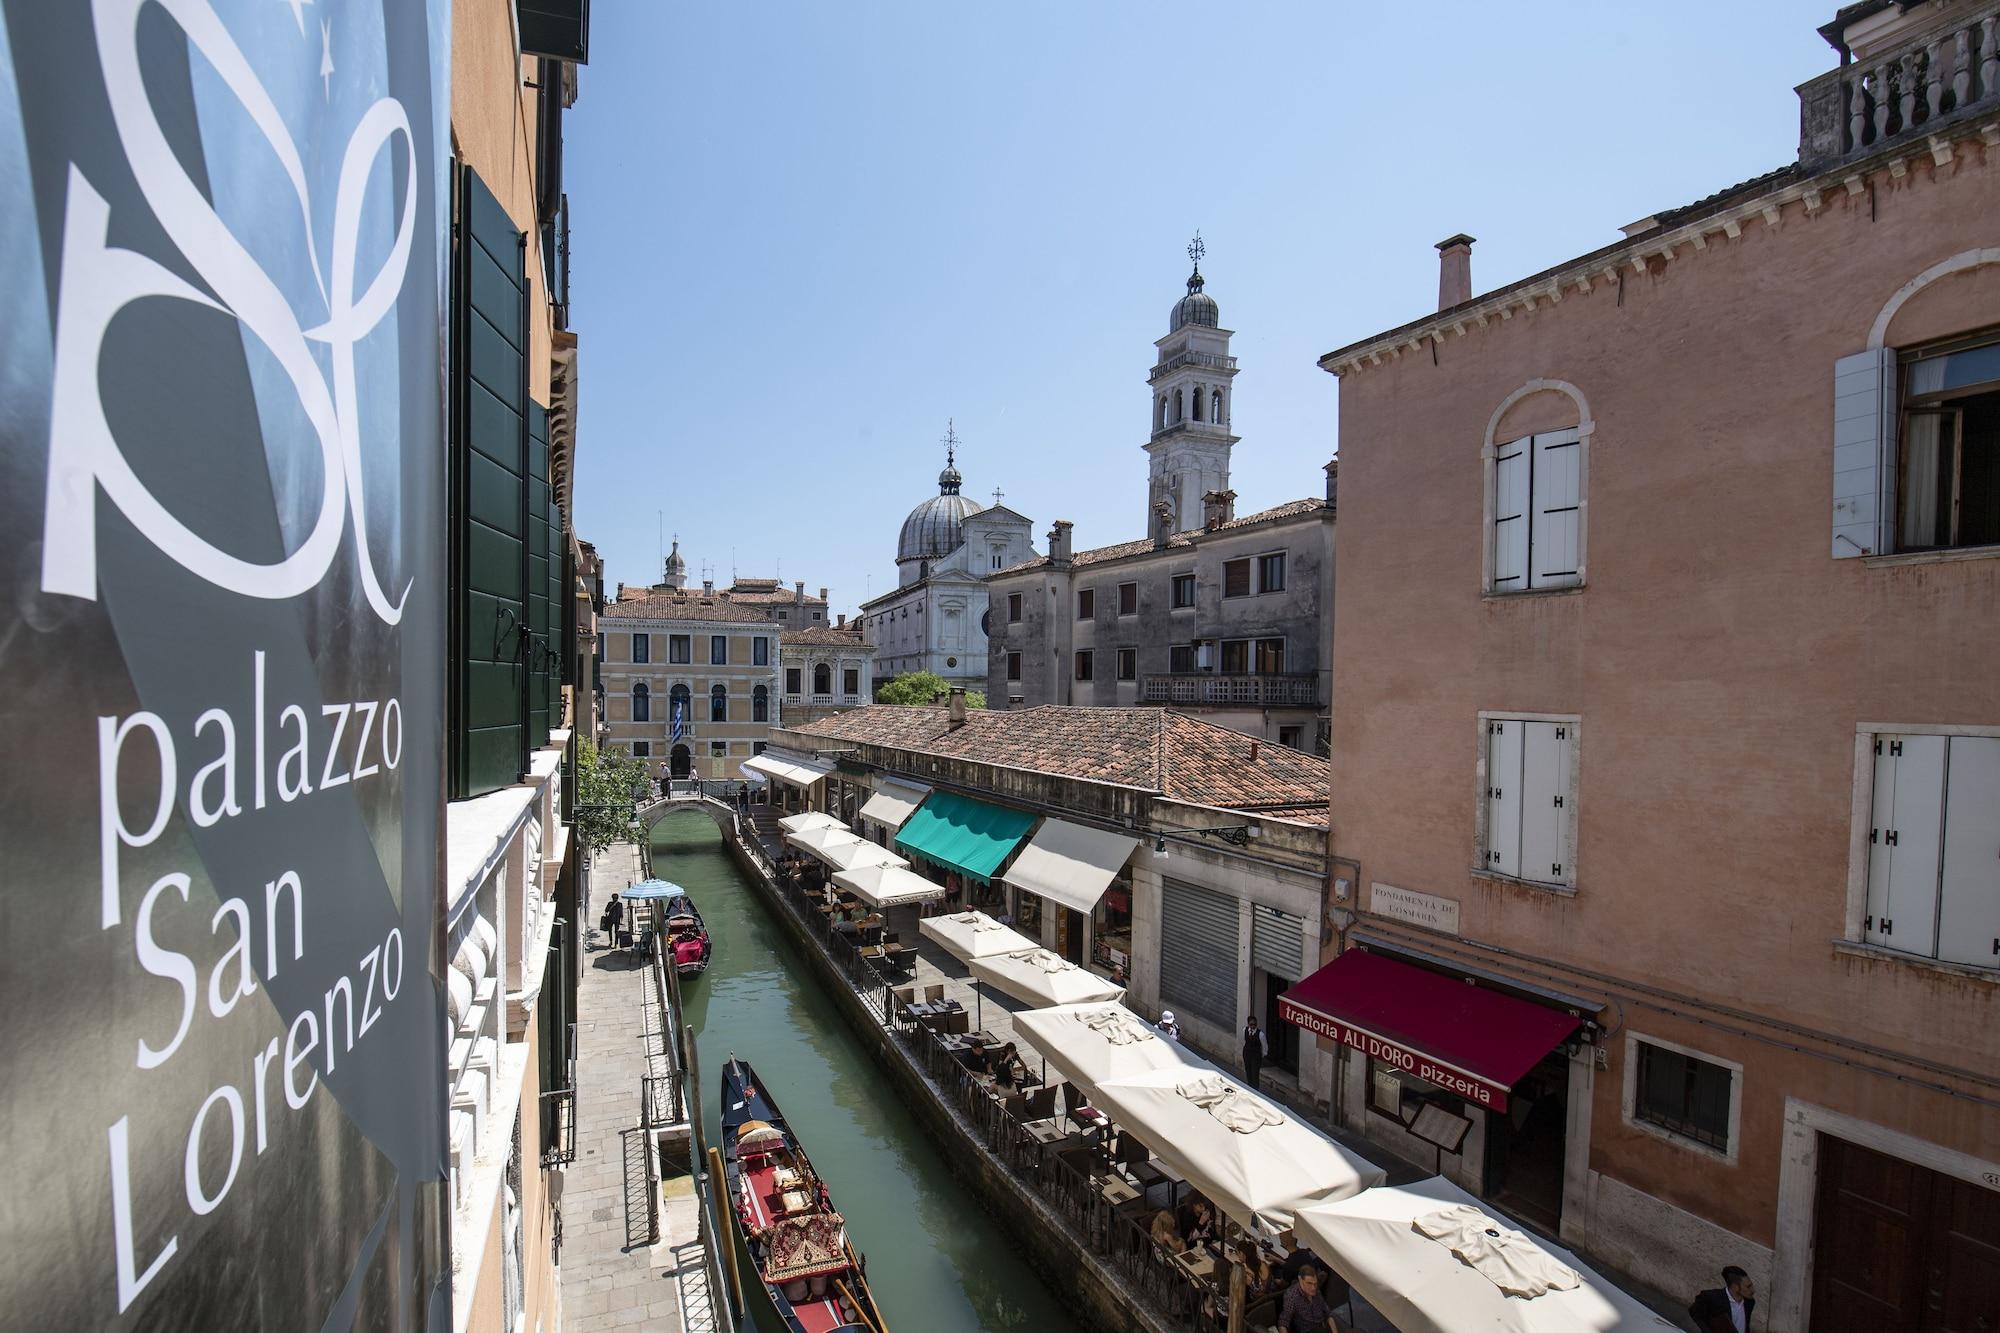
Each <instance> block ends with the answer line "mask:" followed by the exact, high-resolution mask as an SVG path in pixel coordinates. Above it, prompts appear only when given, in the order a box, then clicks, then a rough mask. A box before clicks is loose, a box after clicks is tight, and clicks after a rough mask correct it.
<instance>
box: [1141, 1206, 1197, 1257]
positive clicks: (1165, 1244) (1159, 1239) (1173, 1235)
mask: <svg viewBox="0 0 2000 1333" xmlns="http://www.w3.org/2000/svg"><path fill="white" fill-rule="evenodd" d="M1148 1234H1150V1235H1151V1236H1152V1238H1153V1241H1154V1243H1155V1244H1157V1245H1159V1246H1160V1247H1161V1248H1162V1249H1164V1250H1165V1251H1166V1252H1167V1253H1168V1254H1179V1253H1180V1252H1181V1251H1182V1250H1184V1249H1186V1248H1187V1246H1185V1245H1183V1244H1182V1243H1181V1232H1180V1228H1179V1227H1177V1226H1175V1225H1174V1214H1173V1210H1172V1209H1170V1208H1162V1209H1160V1211H1159V1212H1157V1213H1154V1214H1153V1225H1152V1227H1151V1228H1150V1229H1149V1232H1148Z"/></svg>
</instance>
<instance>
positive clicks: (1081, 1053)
mask: <svg viewBox="0 0 2000 1333" xmlns="http://www.w3.org/2000/svg"><path fill="white" fill-rule="evenodd" d="M1014 1030H1015V1031H1016V1032H1018V1033H1020V1034H1022V1035H1023V1036H1024V1037H1026V1038H1027V1039H1028V1042H1029V1044H1030V1045H1032V1046H1033V1047H1034V1048H1035V1049H1036V1050H1038V1051H1040V1052H1041V1053H1042V1056H1043V1058H1044V1059H1046V1060H1047V1061H1048V1062H1049V1063H1050V1064H1052V1065H1054V1066H1055V1067H1056V1072H1058V1073H1060V1074H1061V1075H1062V1076H1063V1077H1064V1078H1066V1079H1068V1080H1069V1081H1070V1082H1072V1083H1075V1084H1077V1085H1079V1086H1080V1087H1085V1088H1089V1089H1092V1090H1095V1089H1096V1087H1097V1086H1098V1084H1100V1083H1108V1082H1111V1081H1113V1080H1116V1079H1121V1078H1137V1077H1139V1076H1140V1075H1143V1074H1150V1073H1152V1072H1153V1071H1155V1070H1159V1069H1182V1068H1188V1069H1204V1070H1213V1069H1214V1068H1215V1066H1213V1065H1211V1064H1210V1063H1209V1062H1208V1061H1206V1060H1204V1059H1202V1058H1201V1057H1200V1056H1198V1055H1196V1054H1194V1053H1193V1052H1191V1051H1189V1050H1188V1049H1187V1047H1185V1046H1182V1045H1181V1044H1180V1043H1178V1042H1172V1041H1168V1040H1167V1039H1166V1038H1164V1037H1162V1036H1161V1035H1160V1034H1159V1033H1158V1032H1156V1031H1154V1030H1153V1025H1152V1024H1151V1023H1148V1022H1147V1021H1146V1020H1145V1019H1143V1018H1141V1017H1139V1015H1137V1014H1135V1013H1133V1012H1132V1011H1131V1010H1130V1009H1127V1008H1126V1007H1125V1006H1124V1005H1122V1004H1116V1003H1109V1002H1105V1001H1096V1002H1093V1003H1090V1004H1063V1005H1055V1006H1053V1007H1051V1008H1047V1009H1026V1010H1023V1011H1022V1012H1020V1013H1018V1014H1015V1015H1014Z"/></svg>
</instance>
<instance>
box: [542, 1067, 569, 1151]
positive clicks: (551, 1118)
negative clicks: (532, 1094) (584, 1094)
mask: <svg viewBox="0 0 2000 1333" xmlns="http://www.w3.org/2000/svg"><path fill="white" fill-rule="evenodd" d="M575 1160H576V1088H575V1087H574V1086H571V1087H567V1088H559V1089H557V1090H556V1091H554V1092H545V1093H543V1094H542V1168H543V1169H544V1170H547V1169H548V1168H550V1167H556V1166H568V1165H569V1164H570V1163H571V1162H574V1161H575Z"/></svg>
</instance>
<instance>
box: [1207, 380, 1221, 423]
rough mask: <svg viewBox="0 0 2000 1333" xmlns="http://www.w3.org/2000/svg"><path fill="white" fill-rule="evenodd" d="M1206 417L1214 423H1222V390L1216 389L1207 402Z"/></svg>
mask: <svg viewBox="0 0 2000 1333" xmlns="http://www.w3.org/2000/svg"><path fill="white" fill-rule="evenodd" d="M1208 419H1209V420H1210V421H1213V422H1214V423H1215V424H1216V425H1218V426H1220V425H1221V424H1222V390H1220V389H1217V390H1216V391H1215V393H1214V394H1213V395H1211V396H1210V398H1209V402H1208Z"/></svg>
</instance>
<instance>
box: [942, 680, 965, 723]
mask: <svg viewBox="0 0 2000 1333" xmlns="http://www.w3.org/2000/svg"><path fill="white" fill-rule="evenodd" d="M964 725H965V687H964V686H963V685H954V686H952V687H951V701H950V702H949V703H947V704H946V705H945V726H944V729H945V730H946V731H957V730H958V729H959V728H960V727H962V726H964Z"/></svg>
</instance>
